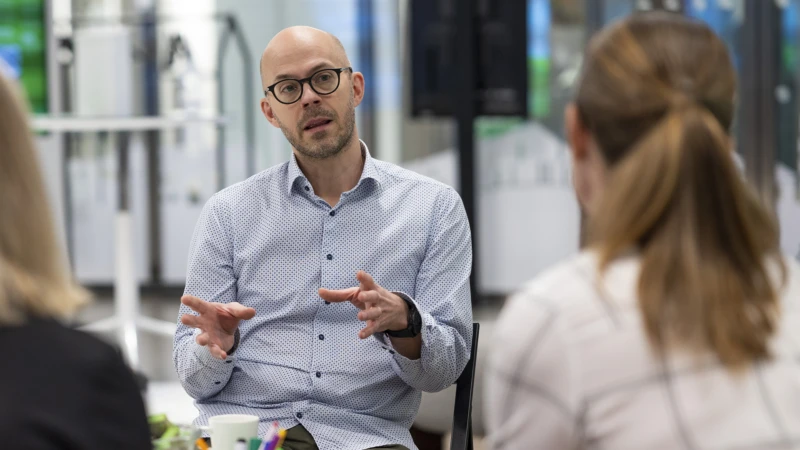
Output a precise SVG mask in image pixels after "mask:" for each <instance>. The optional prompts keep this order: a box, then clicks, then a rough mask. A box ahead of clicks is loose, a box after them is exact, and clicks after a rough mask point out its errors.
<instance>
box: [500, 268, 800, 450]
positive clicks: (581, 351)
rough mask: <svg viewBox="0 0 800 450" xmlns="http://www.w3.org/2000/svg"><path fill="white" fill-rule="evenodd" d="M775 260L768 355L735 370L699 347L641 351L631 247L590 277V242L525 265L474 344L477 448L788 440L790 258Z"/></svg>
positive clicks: (799, 369) (792, 424)
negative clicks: (482, 366)
mask: <svg viewBox="0 0 800 450" xmlns="http://www.w3.org/2000/svg"><path fill="white" fill-rule="evenodd" d="M787 264H788V279H787V285H786V287H785V289H784V290H783V291H782V301H783V311H782V315H781V323H780V329H779V331H778V332H777V333H776V334H775V336H774V338H773V340H772V351H773V354H774V356H775V357H774V359H773V360H772V361H770V362H768V363H763V364H758V365H756V366H755V367H753V368H752V369H749V370H748V371H746V372H745V373H743V374H742V375H741V376H739V377H738V378H737V377H734V376H732V375H731V374H730V373H729V372H727V371H726V370H725V369H724V368H723V367H722V366H721V365H720V364H719V363H718V362H717V361H716V360H715V358H714V357H713V356H711V355H707V356H705V357H698V356H692V355H687V354H672V355H669V356H668V357H667V358H666V360H665V361H660V360H659V359H658V358H657V357H656V356H655V355H654V353H652V352H651V351H650V348H649V345H648V342H647V339H646V336H645V333H644V329H643V325H642V320H641V317H640V313H639V311H638V309H637V300H636V286H637V279H638V271H639V261H638V257H637V256H636V255H630V256H627V257H625V258H621V259H619V260H618V261H616V262H614V263H613V264H612V265H611V266H610V267H609V270H608V272H607V273H606V275H605V276H604V280H603V281H602V282H601V281H599V278H598V276H597V271H596V269H595V268H596V259H595V257H594V256H593V255H592V254H590V253H583V254H581V255H579V256H578V257H576V258H574V259H572V260H570V261H568V262H566V263H564V264H561V265H559V266H558V267H556V268H554V269H551V270H550V271H548V272H546V273H544V274H543V275H541V276H539V277H537V278H536V279H535V280H533V281H532V282H530V283H529V284H528V285H526V286H525V287H524V288H523V289H522V290H521V292H520V293H518V294H517V295H515V296H514V297H513V298H511V299H510V300H509V302H508V304H507V305H506V307H505V308H504V310H503V312H502V314H501V316H500V318H499V320H498V322H497V325H496V329H497V333H496V334H495V336H494V337H493V339H494V341H493V342H492V343H491V346H490V348H491V349H492V353H491V354H489V355H487V356H486V357H487V358H489V363H488V367H489V369H488V373H487V381H486V387H485V395H486V397H485V402H486V417H485V419H486V425H487V427H488V429H489V430H491V433H492V434H491V436H490V441H491V442H490V445H489V448H492V449H496V450H500V449H526V450H529V449H546V450H560V449H607V450H627V449H632V450H644V449H647V450H659V449H697V450H701V449H715V450H722V449H736V450H762V449H781V450H783V449H800V311H799V310H798V309H799V308H798V307H800V265H798V264H797V262H796V261H792V260H788V259H787ZM676 353H677V352H676Z"/></svg>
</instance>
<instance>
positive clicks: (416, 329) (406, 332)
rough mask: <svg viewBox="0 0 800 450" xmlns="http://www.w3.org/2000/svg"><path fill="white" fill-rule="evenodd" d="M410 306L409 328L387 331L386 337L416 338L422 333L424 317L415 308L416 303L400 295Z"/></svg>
mask: <svg viewBox="0 0 800 450" xmlns="http://www.w3.org/2000/svg"><path fill="white" fill-rule="evenodd" d="M398 296H399V297H400V298H402V299H403V301H404V302H406V305H408V326H407V327H406V328H405V329H403V330H395V331H392V330H386V332H385V333H386V335H387V336H391V337H397V338H412V337H416V336H417V335H418V334H419V333H420V332H421V331H422V317H420V315H419V311H417V307H416V306H414V302H412V301H410V300H408V299H406V298H405V297H403V296H402V295H398Z"/></svg>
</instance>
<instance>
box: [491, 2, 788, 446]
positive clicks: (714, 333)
mask: <svg viewBox="0 0 800 450" xmlns="http://www.w3.org/2000/svg"><path fill="white" fill-rule="evenodd" d="M734 95H735V73H734V69H733V67H732V65H731V60H730V57H729V55H728V51H727V49H726V46H725V44H724V43H723V42H722V41H721V40H720V39H719V38H718V37H717V36H716V35H715V34H714V33H713V32H712V31H711V30H710V29H709V28H708V27H707V26H705V25H703V24H702V23H699V22H695V21H692V20H689V19H686V18H683V17H681V16H679V15H676V14H670V13H644V14H639V15H633V16H631V17H629V18H627V19H625V20H623V21H621V22H619V23H617V24H615V25H612V26H610V27H609V28H607V29H605V30H604V31H602V32H601V33H600V34H599V35H598V36H596V37H595V38H593V39H592V41H591V43H590V45H589V48H588V51H587V54H586V58H585V61H584V67H583V73H582V76H581V78H580V80H579V82H578V87H577V94H576V97H575V100H574V103H573V104H572V105H571V106H569V107H568V109H567V111H566V123H567V135H568V139H569V144H570V148H571V153H572V162H573V177H574V184H575V190H576V193H577V197H578V199H579V200H580V202H581V204H582V205H583V207H584V209H585V210H586V212H587V214H588V216H589V233H590V245H589V247H588V249H587V250H586V251H585V252H583V253H582V254H580V255H579V256H577V257H576V258H574V259H572V260H570V261H568V262H565V263H563V264H561V265H559V266H558V267H556V268H554V269H552V270H550V271H548V272H547V273H545V274H543V275H541V276H539V277H537V278H536V279H535V280H533V281H532V282H531V283H530V284H528V285H527V286H525V288H524V289H522V291H521V292H519V293H518V294H517V295H515V296H514V298H513V299H511V300H510V301H509V303H508V305H507V306H506V308H505V310H504V311H503V313H502V315H501V318H500V319H499V323H498V324H497V329H498V330H500V331H499V333H498V334H497V336H496V339H497V340H496V341H495V342H494V343H493V348H494V349H495V351H494V353H493V354H492V355H490V356H489V358H490V362H489V367H490V369H489V375H488V380H487V386H486V392H487V396H486V402H487V417H486V419H487V422H488V424H487V425H488V427H489V429H490V430H491V442H492V444H491V448H493V449H498V450H499V449H546V450H559V449H577V448H581V449H583V448H586V449H595V448H598V449H599V448H602V449H611V450H627V449H632V450H644V449H647V450H658V449H734V448H735V449H742V450H744V449H753V450H762V449H800V314H798V306H800V268H798V264H797V263H796V262H795V261H793V260H790V259H789V258H785V257H783V256H781V255H780V252H779V248H778V232H777V229H776V226H775V223H774V222H773V218H772V216H771V214H770V212H769V211H768V210H767V208H766V207H765V206H764V205H763V204H762V203H761V202H760V201H759V199H758V198H757V196H756V195H754V193H753V192H752V191H751V190H750V189H749V187H748V186H747V185H746V184H745V181H744V180H743V179H742V177H741V175H740V173H739V172H738V171H737V168H736V166H735V164H734V159H733V151H734V150H733V140H732V138H731V135H730V128H731V121H732V118H733V115H734ZM765 95H767V94H766V93H765ZM798 226H800V224H798Z"/></svg>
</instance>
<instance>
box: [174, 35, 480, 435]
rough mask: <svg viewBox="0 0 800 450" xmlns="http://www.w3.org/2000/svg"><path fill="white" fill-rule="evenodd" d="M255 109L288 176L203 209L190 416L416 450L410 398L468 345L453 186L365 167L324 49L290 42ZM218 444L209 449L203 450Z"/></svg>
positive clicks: (280, 172) (333, 52) (280, 45)
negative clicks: (233, 416) (247, 417)
mask: <svg viewBox="0 0 800 450" xmlns="http://www.w3.org/2000/svg"><path fill="white" fill-rule="evenodd" d="M260 68H261V79H262V83H263V85H264V97H263V98H262V99H261V110H262V112H263V114H264V116H265V117H266V119H267V121H269V123H271V124H272V125H273V126H275V127H278V128H280V129H281V130H282V131H283V134H284V135H285V136H286V139H287V140H288V141H289V143H290V144H291V146H292V157H291V160H290V161H288V162H286V163H284V164H281V165H279V166H276V167H273V168H270V169H267V170H265V171H263V172H261V173H259V174H257V175H255V176H253V177H251V178H249V179H248V180H246V181H244V182H241V183H238V184H236V185H233V186H231V187H229V188H227V189H224V190H223V191H221V192H219V193H217V194H216V195H215V196H213V197H212V198H211V199H210V200H209V201H208V203H207V204H206V206H205V208H204V210H203V213H202V215H201V217H200V220H199V221H198V224H197V227H196V229H195V232H194V236H193V238H192V244H191V252H190V255H189V269H188V274H187V280H186V292H185V294H186V295H184V297H183V298H182V303H183V304H182V306H181V311H180V314H181V319H180V324H179V327H178V331H177V333H176V336H175V345H174V360H175V365H176V369H177V371H178V375H179V378H180V380H181V382H182V383H183V386H184V388H185V389H186V390H187V392H188V393H189V394H190V395H192V397H194V398H195V399H196V400H197V402H196V404H197V407H198V409H199V410H200V417H199V418H198V422H199V423H205V422H206V420H207V419H208V418H209V417H211V416H214V415H218V414H230V413H237V414H252V415H256V416H258V417H259V418H260V419H261V432H262V433H263V432H264V431H265V430H266V427H267V426H268V425H269V424H270V423H272V422H273V421H278V422H279V424H280V426H281V427H284V428H287V429H288V430H289V432H288V436H287V440H286V443H285V444H284V448H285V449H307V448H308V449H314V448H320V449H353V450H356V449H358V450H362V449H365V448H391V449H413V448H415V446H414V443H413V442H412V440H411V436H410V433H409V428H410V426H411V424H412V422H413V419H414V416H415V415H416V413H417V409H418V408H419V403H420V397H421V391H438V390H441V389H444V388H445V387H447V386H448V385H450V384H452V383H453V382H454V381H455V380H456V379H457V378H458V376H459V374H460V373H461V370H462V369H463V368H464V366H465V365H466V363H467V360H468V359H469V348H470V344H471V340H472V336H471V322H472V310H471V306H470V292H469V285H468V279H469V274H470V267H471V259H472V254H471V239H470V231H469V224H468V223H467V218H466V215H465V213H464V208H463V205H462V203H461V199H460V198H459V196H458V194H457V193H456V192H455V191H454V190H453V189H452V188H450V187H447V186H445V185H443V184H441V183H438V182H436V181H433V180H430V179H428V178H425V177H422V176H420V175H417V174H415V173H413V172H410V171H407V170H404V169H401V168H399V167H397V166H394V165H392V164H388V163H385V162H382V161H378V160H376V159H374V158H372V157H371V156H370V152H369V150H368V149H367V146H366V144H365V143H364V142H362V141H360V140H359V138H358V131H357V129H356V124H355V108H356V107H357V106H358V105H359V103H360V102H361V100H362V98H363V95H364V76H363V75H362V74H361V73H359V72H356V71H354V70H353V69H352V67H351V64H350V62H349V61H348V58H347V55H346V53H345V51H344V48H343V47H342V44H341V43H340V42H339V40H338V39H336V38H335V37H334V36H332V35H330V34H328V33H325V32H323V31H320V30H316V29H313V28H308V27H292V28H288V29H286V30H283V31H281V32H280V33H278V34H277V35H276V36H275V37H274V38H273V39H272V41H270V43H269V45H267V48H266V49H265V50H264V53H263V55H262V58H261V67H260ZM212 444H213V442H212Z"/></svg>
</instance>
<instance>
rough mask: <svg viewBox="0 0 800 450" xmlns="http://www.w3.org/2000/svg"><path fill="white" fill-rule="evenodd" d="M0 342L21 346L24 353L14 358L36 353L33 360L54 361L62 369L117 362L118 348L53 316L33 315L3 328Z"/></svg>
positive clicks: (84, 367)
mask: <svg viewBox="0 0 800 450" xmlns="http://www.w3.org/2000/svg"><path fill="white" fill-rule="evenodd" d="M0 342H2V343H3V345H4V346H9V345H10V346H12V347H11V348H16V349H20V350H23V349H24V352H15V354H16V355H17V356H18V357H21V358H32V357H34V355H36V356H35V357H36V358H37V359H42V358H48V360H47V361H48V363H52V362H58V363H59V364H60V365H61V367H62V368H63V367H74V368H76V369H80V370H83V369H86V370H91V369H92V368H96V367H97V366H98V365H100V366H102V365H105V364H107V363H108V362H109V361H113V362H117V361H121V356H120V353H119V351H118V350H116V349H115V348H114V347H113V346H111V345H110V344H108V343H106V342H104V341H102V340H101V339H99V338H97V337H95V336H92V335H90V334H88V333H85V332H83V331H80V330H76V329H73V328H70V327H67V326H65V325H63V324H61V323H60V322H58V321H56V320H54V319H43V318H33V319H31V320H29V321H28V322H26V323H25V324H23V325H19V326H10V327H4V328H2V332H0ZM24 353H28V354H27V355H25V354H24ZM20 362H21V361H20Z"/></svg>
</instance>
